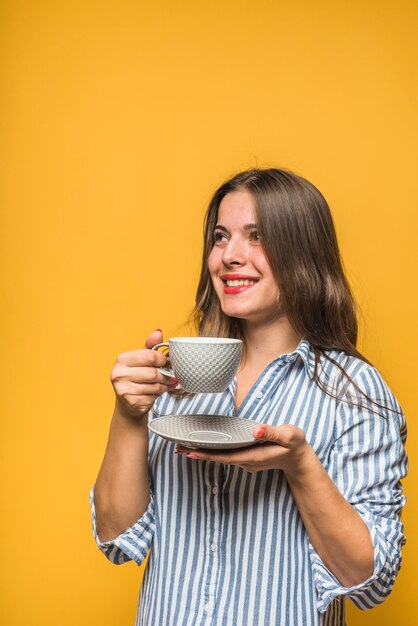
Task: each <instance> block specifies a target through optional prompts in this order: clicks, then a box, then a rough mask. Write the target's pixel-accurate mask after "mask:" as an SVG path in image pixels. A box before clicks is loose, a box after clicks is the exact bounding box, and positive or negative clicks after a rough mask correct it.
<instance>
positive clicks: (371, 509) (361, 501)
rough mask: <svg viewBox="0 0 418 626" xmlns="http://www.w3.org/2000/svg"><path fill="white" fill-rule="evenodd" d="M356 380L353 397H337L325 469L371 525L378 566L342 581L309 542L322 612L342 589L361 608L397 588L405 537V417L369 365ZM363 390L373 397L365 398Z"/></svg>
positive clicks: (376, 603) (381, 599)
mask: <svg viewBox="0 0 418 626" xmlns="http://www.w3.org/2000/svg"><path fill="white" fill-rule="evenodd" d="M354 382H355V386H353V385H351V386H350V387H351V393H352V397H351V398H347V396H346V399H345V400H342V401H340V402H339V406H338V411H337V421H336V440H335V442H334V444H333V447H332V449H331V454H330V458H329V466H328V468H327V469H328V473H329V474H330V476H331V478H332V480H333V481H334V483H335V484H336V485H337V487H338V489H339V490H340V492H341V493H342V495H343V496H344V497H345V498H346V499H347V500H348V502H350V504H351V505H352V506H353V507H354V509H355V510H356V511H357V513H358V514H359V515H360V516H361V518H362V519H363V521H364V522H365V524H366V526H367V527H368V529H369V532H370V536H371V539H372V542H373V547H374V571H373V574H372V576H371V577H370V578H369V579H368V580H366V581H364V582H363V583H361V584H359V585H356V586H354V587H343V586H342V585H341V584H340V583H339V581H338V580H337V579H336V578H335V576H333V574H332V573H331V572H330V571H329V570H328V569H327V568H326V567H325V565H324V563H323V562H322V560H321V559H320V557H319V555H318V554H317V552H316V551H315V550H314V548H313V546H312V545H311V544H310V545H309V555H310V559H311V563H312V568H313V574H314V581H315V585H316V588H317V592H318V609H319V611H320V612H321V613H322V612H324V611H325V610H326V609H327V607H328V606H329V604H330V603H331V602H332V600H334V598H336V597H337V596H341V595H343V596H347V597H348V598H349V599H350V600H351V601H352V602H353V604H355V606H357V607H358V608H360V609H369V608H373V607H375V606H377V605H378V604H380V603H381V602H383V600H384V599H385V598H386V597H387V596H388V595H389V593H390V592H391V590H392V588H393V585H394V582H395V578H396V575H397V573H398V571H399V569H400V566H401V561H402V555H401V548H402V545H403V544H404V543H405V537H404V534H403V524H402V521H401V510H402V508H403V506H404V505H405V497H404V496H403V494H402V487H401V483H400V481H401V479H402V478H403V477H404V476H405V475H406V471H407V458H406V453H405V448H404V443H405V439H406V426H405V419H404V417H403V415H402V412H401V409H400V407H399V404H398V403H397V401H396V399H395V398H394V396H393V395H392V394H391V392H390V391H389V389H388V387H387V386H386V384H385V383H384V381H383V380H382V378H381V376H380V374H379V373H378V372H377V370H375V369H374V368H372V367H369V366H368V367H367V368H365V369H363V371H362V372H361V373H360V374H359V375H358V376H357V377H356V378H355V380H354ZM353 389H354V390H355V392H353ZM359 390H361V391H362V392H364V393H365V394H366V395H367V396H368V398H370V399H371V400H373V401H374V402H371V401H370V400H367V399H366V398H365V397H364V396H362V395H361V394H360V393H359ZM347 400H348V401H347ZM376 403H378V404H379V405H383V406H384V407H385V408H383V409H382V408H380V407H379V406H377V404H376Z"/></svg>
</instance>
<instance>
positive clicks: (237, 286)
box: [221, 274, 259, 295]
mask: <svg viewBox="0 0 418 626" xmlns="http://www.w3.org/2000/svg"><path fill="white" fill-rule="evenodd" d="M221 279H222V282H223V284H224V293H226V294H228V295H234V294H237V293H241V292H243V291H246V290H247V289H251V287H253V286H254V285H255V284H257V283H258V280H259V279H258V278H254V276H244V275H243V274H224V275H223V276H221Z"/></svg>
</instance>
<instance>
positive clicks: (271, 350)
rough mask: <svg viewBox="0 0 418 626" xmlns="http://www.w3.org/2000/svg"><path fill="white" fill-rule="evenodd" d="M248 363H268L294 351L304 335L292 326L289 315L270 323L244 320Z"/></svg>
mask: <svg viewBox="0 0 418 626" xmlns="http://www.w3.org/2000/svg"><path fill="white" fill-rule="evenodd" d="M243 331H244V336H245V345H246V359H245V360H246V363H247V364H250V363H251V364H252V365H256V364H258V363H259V364H261V365H262V364H265V365H267V364H268V363H270V362H271V361H273V359H276V358H277V357H278V356H280V355H281V354H287V353H288V352H293V350H295V348H296V347H297V345H298V344H299V342H300V340H301V339H302V337H301V336H300V335H299V334H298V333H297V332H296V331H295V330H294V329H293V328H292V326H291V325H290V322H289V320H288V319H287V317H285V316H282V317H280V318H279V319H276V320H274V321H272V322H271V323H269V324H265V323H264V324H250V323H249V322H248V321H246V322H244V325H243Z"/></svg>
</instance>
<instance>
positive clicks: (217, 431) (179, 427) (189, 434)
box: [148, 415, 258, 449]
mask: <svg viewBox="0 0 418 626" xmlns="http://www.w3.org/2000/svg"><path fill="white" fill-rule="evenodd" d="M256 425H257V423H256V422H253V421H251V420H247V419H244V418H242V417H228V416H227V415H163V416H162V417H157V418H156V419H154V420H152V421H151V422H150V423H149V424H148V428H149V429H150V430H151V431H152V432H153V433H155V434H156V435H159V436H160V437H163V438H164V439H168V440H169V441H175V442H176V443H179V444H181V445H182V446H187V447H188V448H218V449H228V448H246V447H247V446H252V445H253V444H255V443H258V442H257V439H254V437H253V430H254V427H255V426H256Z"/></svg>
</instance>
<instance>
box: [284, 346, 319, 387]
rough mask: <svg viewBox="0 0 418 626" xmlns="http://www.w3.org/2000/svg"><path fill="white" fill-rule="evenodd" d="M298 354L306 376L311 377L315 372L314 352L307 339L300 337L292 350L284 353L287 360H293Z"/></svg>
mask: <svg viewBox="0 0 418 626" xmlns="http://www.w3.org/2000/svg"><path fill="white" fill-rule="evenodd" d="M298 356H299V357H300V358H301V359H302V361H303V364H304V366H305V370H306V372H307V374H308V376H309V377H310V378H312V379H313V377H314V372H315V352H314V350H313V348H312V346H311V344H310V343H309V341H308V340H307V339H302V340H301V341H300V343H299V345H298V346H297V348H296V349H295V350H294V352H290V353H289V354H288V355H286V358H287V360H288V361H294V360H295V359H296V358H297V357H298Z"/></svg>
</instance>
